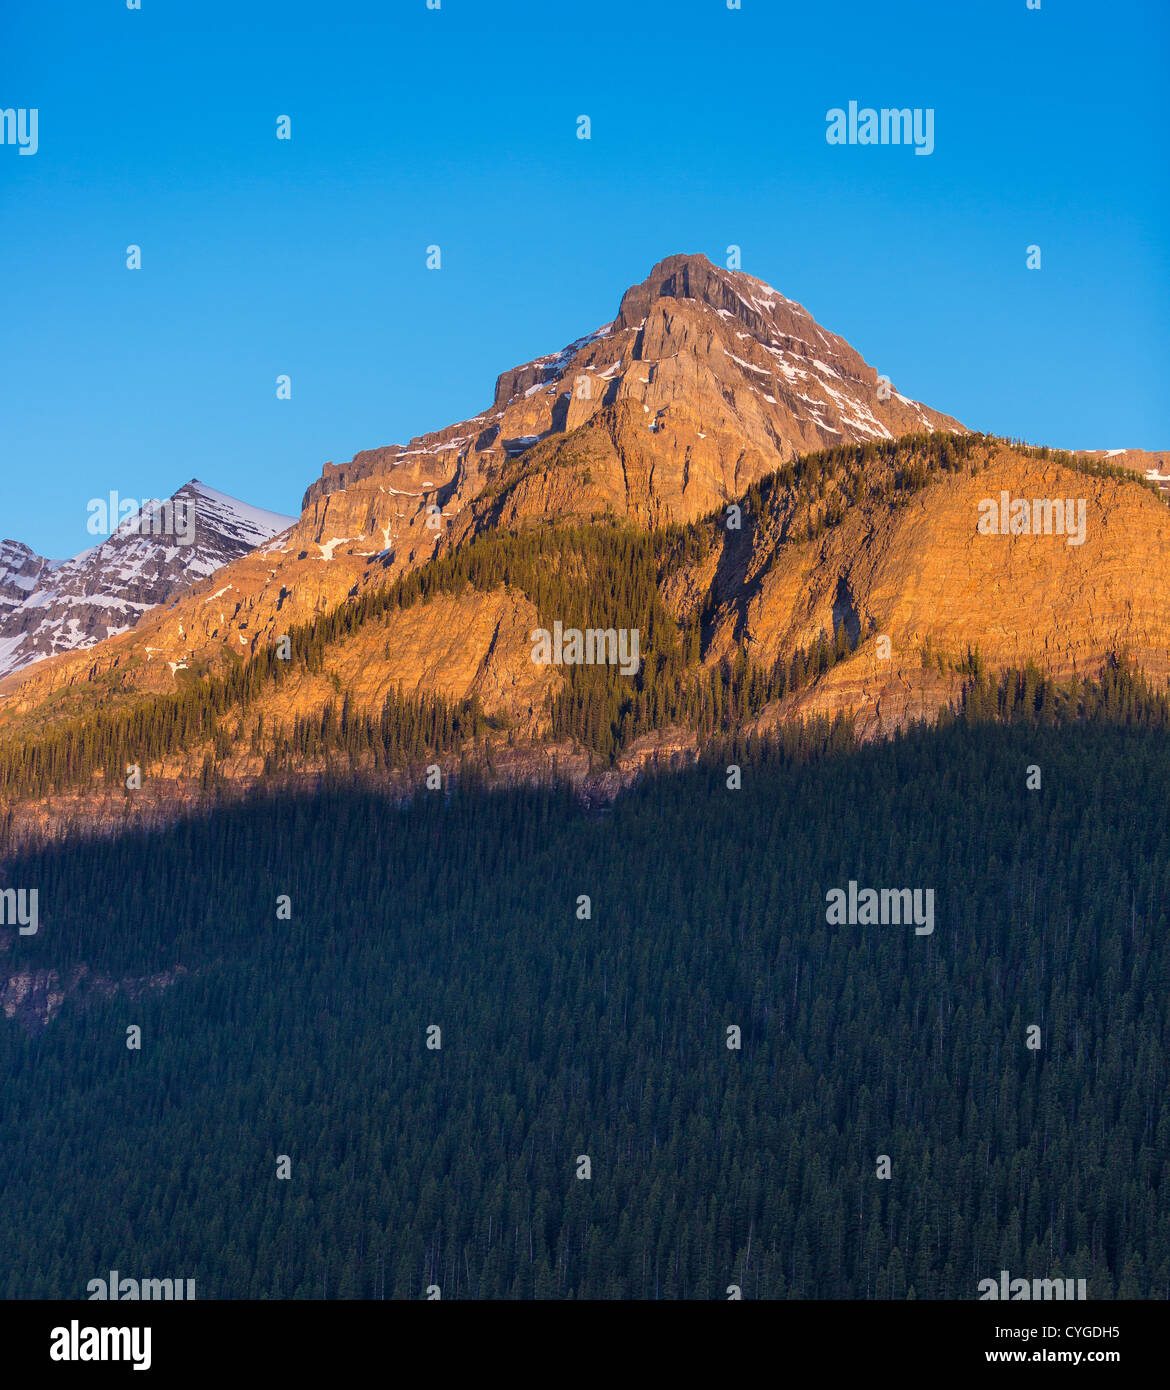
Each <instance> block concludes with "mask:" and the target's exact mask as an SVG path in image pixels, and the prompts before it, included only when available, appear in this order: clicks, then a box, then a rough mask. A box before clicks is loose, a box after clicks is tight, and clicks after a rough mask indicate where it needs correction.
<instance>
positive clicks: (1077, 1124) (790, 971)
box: [0, 673, 1170, 1299]
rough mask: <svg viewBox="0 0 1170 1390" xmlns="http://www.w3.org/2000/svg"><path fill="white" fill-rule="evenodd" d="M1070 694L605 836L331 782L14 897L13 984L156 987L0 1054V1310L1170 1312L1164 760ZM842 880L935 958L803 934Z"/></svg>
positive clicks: (121, 844)
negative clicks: (911, 921)
mask: <svg viewBox="0 0 1170 1390" xmlns="http://www.w3.org/2000/svg"><path fill="white" fill-rule="evenodd" d="M1107 684H1108V689H1104V688H1102V689H1097V690H1082V691H1081V692H1079V693H1078V694H1077V695H1076V697H1075V698H1074V699H1073V700H1072V701H1071V702H1070V701H1069V699H1068V693H1067V691H1066V692H1065V693H1064V694H1061V695H1058V693H1057V692H1056V691H1055V690H1054V689H1053V688H1049V687H1045V685H1044V683H1043V682H1038V681H1037V680H1036V679H1035V678H1034V676H1032V677H1023V676H1021V677H1019V678H1016V679H1015V680H1014V683H1013V682H1005V683H1004V684H1003V685H1001V686H1000V688H999V689H998V690H996V688H995V687H994V686H993V685H991V684H989V683H988V682H986V681H985V680H984V679H983V677H982V674H981V673H976V674H975V675H974V676H973V677H972V684H971V692H972V696H973V698H971V699H969V701H968V706H969V708H968V712H967V714H966V715H965V716H964V717H962V718H959V719H957V720H948V721H945V722H944V725H943V726H942V727H940V728H938V729H936V730H934V731H925V730H921V731H917V732H914V733H912V734H910V735H909V736H906V737H901V738H897V739H894V740H892V741H889V742H882V743H878V744H874V745H869V746H866V747H864V748H854V747H850V746H848V745H849V743H850V740H849V737H848V734H847V732H843V731H842V730H841V729H840V728H838V729H837V730H836V731H833V730H830V729H828V728H827V727H821V728H819V729H815V728H809V729H807V730H806V731H805V732H804V733H803V734H801V735H797V734H795V733H793V732H792V731H789V732H788V733H787V734H786V736H785V741H784V744H783V745H781V744H774V745H771V746H770V747H769V746H765V745H756V746H754V747H752V748H748V747H745V746H742V745H741V746H739V747H738V748H728V749H727V750H725V751H724V752H723V753H722V754H721V755H720V756H718V757H715V756H712V757H710V758H708V760H707V761H706V762H704V763H703V764H702V765H701V766H699V767H698V768H696V769H694V770H693V771H690V772H687V773H684V774H679V775H675V776H669V777H667V776H664V777H662V778H655V779H645V780H644V781H643V782H642V783H641V784H640V785H639V786H638V787H637V788H636V789H634V790H633V791H632V792H631V793H629V794H627V795H625V796H623V797H621V798H619V799H618V800H617V802H616V803H615V804H614V805H613V807H612V810H611V811H609V812H608V813H606V814H603V815H592V814H589V813H587V812H586V811H584V810H582V809H581V807H580V806H579V804H578V803H576V802H575V801H574V800H573V799H572V798H571V797H570V796H569V795H568V794H567V793H562V792H560V791H558V790H556V789H551V788H550V789H545V790H542V791H539V792H538V791H529V792H519V791H512V792H498V791H489V790H487V789H484V788H481V787H478V786H476V785H475V783H474V780H473V779H468V780H466V781H465V782H464V783H463V784H462V785H461V786H460V787H459V788H458V789H457V790H456V791H454V792H450V793H448V792H435V793H432V794H430V795H425V794H424V795H420V796H419V797H418V798H416V799H415V800H413V801H412V802H410V803H407V804H398V805H396V804H392V803H390V802H388V801H386V800H383V799H379V798H377V797H373V796H369V795H367V794H365V793H363V792H361V791H360V790H358V789H354V788H352V787H344V786H341V785H338V786H335V787H333V788H331V789H329V790H326V791H325V792H323V793H322V794H321V795H320V796H318V797H315V798H309V797H303V798H298V799H293V800H280V799H270V800H269V799H265V800H254V801H252V802H250V803H248V804H246V805H244V806H242V807H235V808H221V809H220V810H218V811H217V812H216V813H215V815H214V816H209V817H195V818H192V819H190V820H188V821H185V822H183V823H181V824H178V825H176V826H175V827H174V828H173V829H172V830H170V831H168V832H166V833H163V834H159V835H156V836H153V837H146V836H134V835H128V836H123V837H120V838H118V839H115V840H113V841H93V842H88V843H87V842H76V843H72V844H68V845H66V846H63V847H57V848H53V849H44V850H41V851H39V852H38V853H37V854H35V855H31V856H28V857H26V858H24V859H20V860H16V861H9V862H8V863H7V864H6V866H5V885H12V886H30V885H36V886H38V887H39V893H40V928H39V931H38V932H37V934H36V935H33V936H24V937H22V936H18V935H17V934H16V932H15V931H12V930H8V929H0V935H2V937H3V945H4V947H5V951H4V955H3V959H4V961H5V966H6V969H7V971H8V972H9V973H12V972H14V971H15V972H19V971H21V970H25V971H29V972H35V971H50V970H55V971H57V972H58V973H59V975H60V976H61V977H62V978H64V977H65V976H66V975H67V974H68V972H69V971H70V970H72V969H73V968H74V967H76V966H77V965H78V964H80V963H82V962H84V963H85V964H86V965H87V966H88V967H89V969H90V970H91V971H94V972H102V973H104V974H105V975H107V976H109V977H111V978H114V979H123V978H125V979H130V978H140V977H143V976H146V975H149V974H151V973H155V972H163V971H173V970H174V969H175V967H177V966H182V967H184V968H185V972H186V973H184V974H182V975H180V976H179V977H177V978H175V979H174V982H173V983H171V984H169V985H168V986H167V987H166V988H162V989H158V990H153V991H147V992H146V993H143V994H141V995H140V996H139V997H137V998H132V997H130V995H129V994H128V993H127V992H126V991H124V990H123V991H120V992H118V993H116V994H114V995H113V996H112V997H110V998H102V997H100V996H99V995H95V994H91V995H88V996H85V997H84V998H81V997H78V998H75V997H73V996H71V995H68V994H67V997H66V998H65V1001H64V1003H63V1005H62V1007H61V1009H60V1012H59V1013H57V1014H56V1016H55V1017H53V1018H52V1019H51V1020H50V1021H49V1022H48V1023H47V1024H42V1023H40V1022H38V1021H36V1020H33V1021H31V1022H22V1021H20V1020H19V1019H18V1018H13V1019H12V1020H10V1021H9V1020H0V1054H2V1056H0V1064H2V1066H3V1069H4V1073H5V1076H6V1079H7V1080H6V1099H5V1138H4V1143H3V1144H2V1145H0V1210H3V1212H4V1216H5V1230H6V1258H5V1260H4V1261H3V1267H2V1270H0V1295H2V1296H4V1297H15V1296H20V1297H30V1296H31V1297H48V1296H56V1297H78V1296H83V1295H84V1292H85V1287H86V1284H87V1282H88V1281H89V1280H90V1279H93V1278H96V1277H105V1275H106V1272H107V1271H108V1270H110V1269H111V1268H114V1269H117V1270H119V1271H121V1272H122V1273H123V1274H124V1275H131V1276H134V1277H175V1278H180V1277H182V1278H193V1279H195V1281H196V1291H197V1296H198V1297H199V1298H215V1297H227V1298H246V1297H251V1298H260V1297H302V1298H310V1297H322V1296H326V1297H329V1298H334V1297H340V1298H356V1297H365V1298H370V1297H373V1298H381V1297H386V1298H392V1297H393V1298H418V1297H424V1296H425V1290H426V1289H427V1287H428V1286H429V1285H434V1284H437V1285H439V1286H440V1287H441V1290H442V1296H443V1297H444V1298H531V1297H542V1298H543V1297H547V1298H570V1297H572V1298H582V1297H600V1298H610V1297H627V1298H650V1299H653V1298H662V1299H668V1298H704V1299H705V1298H725V1297H726V1296H727V1290H728V1286H729V1285H738V1286H740V1287H741V1288H742V1290H743V1293H744V1296H745V1297H748V1298H789V1297H792V1298H871V1299H872V1298H878V1299H880V1298H897V1299H901V1298H907V1297H911V1296H913V1297H916V1298H920V1299H921V1298H941V1297H949V1298H974V1297H975V1296H976V1290H977V1284H978V1281H979V1280H981V1279H984V1278H988V1277H998V1274H999V1271H1000V1270H1001V1269H1007V1270H1009V1271H1011V1272H1012V1273H1013V1274H1019V1275H1023V1276H1026V1277H1030V1278H1031V1277H1049V1276H1051V1277H1055V1276H1057V1275H1064V1276H1067V1277H1070V1278H1085V1279H1087V1280H1088V1289H1089V1295H1090V1297H1092V1298H1098V1299H1099V1298H1109V1297H1113V1296H1117V1295H1121V1296H1137V1297H1154V1298H1165V1297H1167V1296H1170V1202H1168V1201H1167V1196H1168V1194H1170V1169H1168V1165H1170V1104H1168V1101H1167V1091H1166V1061H1167V1055H1166V1054H1167V1042H1168V1040H1170V1035H1168V1034H1170V988H1168V986H1170V940H1168V938H1170V932H1168V926H1170V907H1168V904H1170V826H1168V824H1167V821H1166V817H1165V807H1166V805H1167V803H1168V794H1170V743H1168V742H1167V739H1166V735H1165V731H1164V728H1159V727H1157V726H1158V725H1160V724H1164V723H1165V714H1166V711H1165V702H1164V700H1159V699H1157V698H1154V697H1151V696H1150V695H1149V694H1148V692H1144V693H1143V691H1142V690H1141V689H1140V688H1138V687H1136V686H1135V685H1134V684H1133V683H1132V682H1130V681H1129V680H1128V678H1126V677H1125V676H1124V675H1123V674H1119V675H1118V676H1116V677H1114V678H1111V680H1110V682H1107ZM993 714H995V715H998V716H1000V717H1001V718H1003V719H1006V720H1007V722H986V721H987V720H988V719H989V718H990V717H991V716H992V715H993ZM730 762H735V763H737V764H738V765H739V766H740V767H741V768H742V786H741V787H740V788H739V789H738V790H733V789H729V787H728V780H729V779H728V774H727V771H726V768H727V764H728V763H730ZM1030 767H1031V768H1038V769H1039V770H1040V778H1041V785H1040V786H1039V788H1038V789H1034V790H1029V789H1028V787H1027V785H1026V782H1027V778H1028V769H1029V768H1030ZM732 780H734V779H732ZM1033 780H1034V776H1033ZM850 880H856V881H857V882H859V883H860V884H862V885H875V886H879V887H880V886H886V887H891V888H900V887H903V886H910V887H921V888H932V889H933V890H934V892H935V916H934V930H933V932H932V933H931V934H928V935H926V934H924V935H919V934H917V933H916V932H915V930H914V927H913V926H905V925H903V926H896V925H887V926H864V925H863V926H836V925H830V924H828V923H827V921H826V910H825V903H826V893H827V892H828V891H829V890H830V889H832V888H834V887H842V888H843V887H844V886H845V885H846V884H847V883H848V882H849V881H850ZM281 895H288V897H289V899H290V900H291V919H290V920H280V919H278V915H277V900H278V897H280V896H281ZM581 895H588V897H589V899H590V915H589V917H588V919H587V920H583V919H582V918H581V916H580V912H581V911H582V909H581V908H580V907H579V899H580V897H581ZM131 1025H137V1026H139V1027H141V1030H142V1035H141V1041H142V1046H141V1050H138V1051H135V1050H130V1049H128V1048H127V1046H126V1041H127V1032H126V1030H127V1028H128V1027H129V1026H131ZM431 1025H437V1026H438V1027H439V1028H440V1029H441V1048H438V1049H435V1048H430V1049H429V1048H428V1046H427V1040H428V1028H429V1027H430V1026H431ZM1032 1025H1036V1026H1038V1027H1039V1029H1040V1033H1039V1039H1040V1046H1039V1048H1038V1049H1036V1050H1032V1049H1029V1047H1028V1046H1027V1030H1028V1029H1029V1027H1030V1026H1032ZM733 1026H734V1027H736V1028H739V1029H740V1030H742V1047H741V1048H740V1049H739V1050H735V1049H731V1048H729V1047H728V1046H727V1040H728V1029H729V1028H731V1027H733ZM280 1155H287V1156H288V1157H289V1159H290V1160H291V1176H290V1177H289V1178H288V1179H287V1180H282V1179H279V1178H278V1177H277V1162H278V1156H280ZM882 1155H887V1156H888V1157H889V1160H890V1177H889V1179H888V1180H885V1179H881V1178H879V1177H878V1176H877V1175H876V1174H877V1170H878V1164H879V1159H880V1156H882ZM581 1156H588V1158H589V1160H590V1164H591V1175H590V1176H589V1178H588V1179H583V1178H580V1177H578V1172H579V1171H580V1170H581V1165H580V1158H581Z"/></svg>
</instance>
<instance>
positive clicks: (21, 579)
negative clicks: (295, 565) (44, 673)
mask: <svg viewBox="0 0 1170 1390" xmlns="http://www.w3.org/2000/svg"><path fill="white" fill-rule="evenodd" d="M168 509H169V510H168ZM294 520H295V517H291V516H282V515H281V514H280V513H279V512H269V511H264V510H263V509H262V508H260V507H252V506H249V505H248V504H247V503H246V502H241V501H239V500H237V499H236V498H234V497H229V496H227V495H226V493H222V492H216V491H215V490H214V489H213V488H209V487H206V486H205V485H204V484H203V483H201V482H199V480H198V479H196V478H192V480H191V481H190V482H189V483H184V484H183V486H182V487H181V488H179V489H178V491H176V492H175V493H173V494H172V495H171V497H169V498H168V499H166V501H165V502H158V503H155V504H154V505H148V506H147V507H146V508H145V509H144V510H143V512H140V513H139V514H137V515H135V516H132V517H130V518H129V519H127V520H125V521H123V522H122V524H121V525H120V526H118V527H117V529H116V530H115V531H114V532H113V534H112V535H110V536H109V538H108V539H106V540H104V541H103V542H102V543H101V544H100V545H96V546H94V547H93V548H92V549H91V550H84V551H82V552H81V554H80V555H75V556H74V557H73V559H71V560H66V561H64V562H63V563H61V562H54V561H51V560H46V559H44V557H43V556H40V555H37V554H36V553H35V552H34V551H32V550H30V549H29V547H28V546H26V545H22V544H21V543H20V542H19V541H11V540H6V541H2V542H0V676H6V675H10V674H11V673H12V672H13V671H19V670H20V669H21V668H22V667H24V666H28V665H30V664H31V663H32V662H34V661H41V660H43V659H44V658H45V657H49V656H55V655H56V654H57V653H58V652H64V651H75V650H77V649H78V648H80V647H91V646H93V645H94V644H95V643H97V642H101V641H103V640H104V639H105V638H107V637H113V636H116V635H117V634H118V633H119V632H125V631H126V629H127V628H131V627H133V626H134V625H135V623H137V622H138V620H139V618H141V617H142V615H143V613H145V612H146V610H147V609H148V608H153V607H154V606H155V605H156V604H159V603H165V602H166V601H167V600H168V599H170V598H172V597H173V596H174V595H175V594H178V593H181V592H182V591H183V590H185V589H189V588H190V587H191V586H192V585H193V584H197V583H198V582H199V581H200V580H203V579H206V578H207V576H208V575H210V574H214V573H215V571H216V570H217V569H219V568H220V567H221V566H222V565H226V564H227V563H228V562H229V561H230V560H235V559H238V558H239V557H240V556H241V555H246V554H247V553H248V551H250V550H254V549H255V548H256V546H258V545H262V544H263V543H264V542H265V541H268V540H271V539H272V537H273V536H275V535H277V534H278V533H279V532H281V531H284V530H286V529H287V528H288V527H289V526H291V525H292V524H293V522H294ZM156 533H157V534H156Z"/></svg>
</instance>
